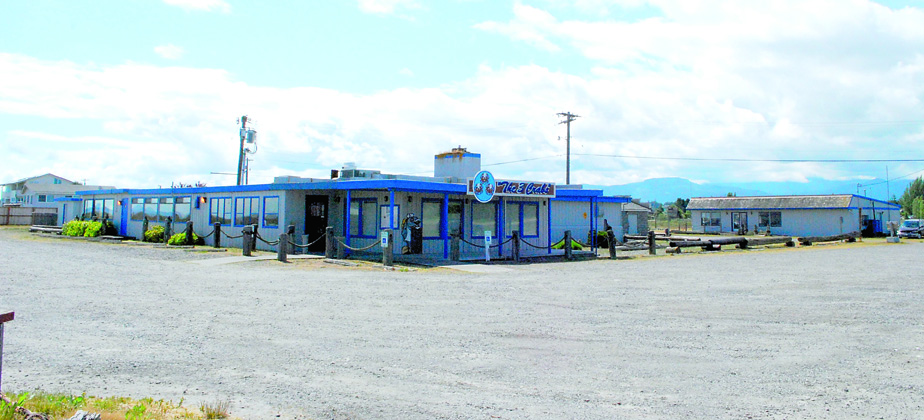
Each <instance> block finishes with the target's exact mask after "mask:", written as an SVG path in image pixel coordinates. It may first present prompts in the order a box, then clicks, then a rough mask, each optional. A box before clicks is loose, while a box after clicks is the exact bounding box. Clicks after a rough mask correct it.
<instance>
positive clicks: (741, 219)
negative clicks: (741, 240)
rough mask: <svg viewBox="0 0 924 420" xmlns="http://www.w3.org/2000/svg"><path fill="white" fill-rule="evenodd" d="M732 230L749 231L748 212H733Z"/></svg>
mask: <svg viewBox="0 0 924 420" xmlns="http://www.w3.org/2000/svg"><path fill="white" fill-rule="evenodd" d="M731 216H732V230H734V231H735V232H739V233H742V234H744V233H747V231H748V213H747V212H743V211H742V212H737V213H732V215H731Z"/></svg>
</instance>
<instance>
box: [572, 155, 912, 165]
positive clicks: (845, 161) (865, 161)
mask: <svg viewBox="0 0 924 420" xmlns="http://www.w3.org/2000/svg"><path fill="white" fill-rule="evenodd" d="M574 155H575V156H594V157H610V158H618V159H644V160H678V161H694V162H765V163H888V162H924V158H922V159H747V158H693V157H667V156H632V155H608V154H601V153H575V154H574Z"/></svg>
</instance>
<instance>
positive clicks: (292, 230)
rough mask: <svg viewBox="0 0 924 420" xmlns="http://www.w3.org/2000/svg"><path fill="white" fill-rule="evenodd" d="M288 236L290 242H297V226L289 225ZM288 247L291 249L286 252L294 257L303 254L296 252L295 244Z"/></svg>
mask: <svg viewBox="0 0 924 420" xmlns="http://www.w3.org/2000/svg"><path fill="white" fill-rule="evenodd" d="M286 236H287V237H288V238H289V240H290V241H292V242H295V225H289V227H287V228H286ZM288 245H289V248H288V251H286V252H288V253H289V254H293V255H294V254H301V252H295V251H296V249H295V244H293V243H289V244H288Z"/></svg>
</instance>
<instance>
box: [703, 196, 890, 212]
mask: <svg viewBox="0 0 924 420" xmlns="http://www.w3.org/2000/svg"><path fill="white" fill-rule="evenodd" d="M853 197H854V196H853V195H852V194H837V195H789V196H772V197H694V198H691V199H690V204H689V205H687V210H736V209H846V208H849V207H850V201H851V200H852V199H853ZM858 197H859V196H858ZM862 198H865V197H862ZM874 201H875V200H874Z"/></svg>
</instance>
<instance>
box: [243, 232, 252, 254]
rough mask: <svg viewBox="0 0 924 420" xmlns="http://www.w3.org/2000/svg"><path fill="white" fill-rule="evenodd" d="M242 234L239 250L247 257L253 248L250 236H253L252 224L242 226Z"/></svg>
mask: <svg viewBox="0 0 924 420" xmlns="http://www.w3.org/2000/svg"><path fill="white" fill-rule="evenodd" d="M243 235H244V238H243V239H244V243H243V244H241V251H242V253H243V254H244V256H245V257H249V256H250V253H251V251H252V250H253V248H251V247H252V246H253V242H252V241H251V238H253V226H250V225H247V226H244V232H243Z"/></svg>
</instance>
